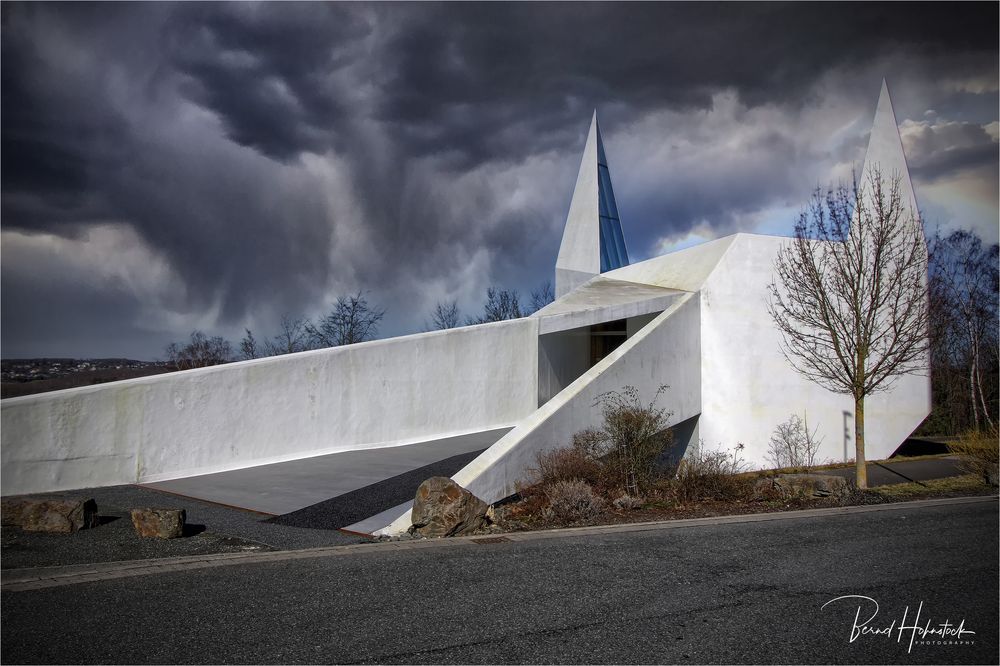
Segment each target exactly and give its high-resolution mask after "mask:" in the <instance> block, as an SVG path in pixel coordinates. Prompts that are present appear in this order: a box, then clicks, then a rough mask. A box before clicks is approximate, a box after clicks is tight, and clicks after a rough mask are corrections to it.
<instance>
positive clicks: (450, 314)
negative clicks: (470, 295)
mask: <svg viewBox="0 0 1000 666" xmlns="http://www.w3.org/2000/svg"><path fill="white" fill-rule="evenodd" d="M457 326H458V302H457V301H452V302H451V303H438V304H437V305H436V306H435V307H434V312H432V313H431V324H430V326H429V327H428V328H430V330H438V331H439V330H444V329H446V328H455V327H457Z"/></svg>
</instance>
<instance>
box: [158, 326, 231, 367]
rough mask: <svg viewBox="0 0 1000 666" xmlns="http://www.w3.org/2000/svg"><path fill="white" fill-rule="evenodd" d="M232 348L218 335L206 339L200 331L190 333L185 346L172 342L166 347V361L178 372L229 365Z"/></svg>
mask: <svg viewBox="0 0 1000 666" xmlns="http://www.w3.org/2000/svg"><path fill="white" fill-rule="evenodd" d="M232 357H233V347H232V345H231V344H229V341H228V340H226V339H224V338H221V337H219V336H218V335H216V336H213V337H211V338H210V337H208V336H206V335H205V334H204V333H202V332H201V331H192V332H191V339H190V340H189V341H188V343H187V344H184V345H182V344H179V343H177V342H173V343H171V344H170V345H168V346H167V361H169V362H170V364H171V365H173V366H174V367H175V368H177V369H178V370H189V369H191V368H204V367H207V366H210V365H221V364H223V363H229V362H230V361H231V360H232Z"/></svg>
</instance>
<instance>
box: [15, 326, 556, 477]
mask: <svg viewBox="0 0 1000 666" xmlns="http://www.w3.org/2000/svg"><path fill="white" fill-rule="evenodd" d="M537 340H538V321H537V320H534V319H518V320H512V321H505V322H497V323H492V324H483V325H479V326H469V327H463V328H456V329H451V330H447V331H435V332H431V333H423V334H418V335H410V336H404V337H400V338H391V339H388V340H378V341H373V342H366V343H361V344H356V345H350V346H346V347H335V348H330V349H321V350H316V351H309V352H302V353H298V354H289V355H286V356H278V357H271V358H265V359H256V360H252V361H242V362H239V363H232V364H228V365H222V366H215V367H211V368H201V369H197V370H188V371H184V372H177V373H170V374H167V375H157V376H152V377H143V378H139V379H133V380H126V381H121V382H114V383H110V384H102V385H99V386H89V387H83V388H76V389H68V390H64V391H54V392H51V393H45V394H39V395H32V396H25V397H21V398H11V399H9V400H4V401H2V403H0V417H2V430H0V436H2V446H0V454H2V492H3V494H4V495H16V494H23V493H33V492H47V491H58V490H69V489H74V488H85V487H97V486H107V485H116V484H123V483H136V482H149V481H157V480H163V479H168V478H178V477H184V476H191V475H195V474H204V473H210V472H218V471H225V470H229V469H238V468H241V467H249V466H254V465H259V464H266V463H270V462H278V461H281V460H289V459H295V458H303V457H309V456H312V455H321V454H325V453H333V452H337V451H346V450H352V449H363V448H374V447H380V446H389V445H394V444H400V443H406V442H410V441H418V440H421V439H429V438H433V437H437V436H447V435H450V434H459V433H464V432H470V431H474V430H486V429H491V428H497V427H503V426H510V425H512V424H513V423H515V422H516V421H518V420H519V419H521V418H523V417H524V416H526V415H528V414H530V413H531V412H532V410H534V409H535V407H536V406H537V395H536V388H535V386H536V378H537V372H538V357H537V349H538V345H537Z"/></svg>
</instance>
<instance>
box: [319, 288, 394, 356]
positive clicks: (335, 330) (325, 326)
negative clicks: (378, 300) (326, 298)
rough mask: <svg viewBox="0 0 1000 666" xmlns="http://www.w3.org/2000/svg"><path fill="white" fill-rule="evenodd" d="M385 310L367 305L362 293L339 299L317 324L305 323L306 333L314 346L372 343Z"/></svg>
mask: <svg viewBox="0 0 1000 666" xmlns="http://www.w3.org/2000/svg"><path fill="white" fill-rule="evenodd" d="M384 316H385V310H382V309H381V308H376V307H373V306H371V305H369V304H368V300H367V299H366V298H365V297H364V294H363V293H362V292H360V291H359V292H358V293H357V294H356V295H354V296H348V297H346V298H345V297H343V296H341V297H339V298H338V299H337V302H336V304H335V305H334V306H333V310H331V311H330V313H329V314H328V315H326V316H325V317H323V318H322V319H320V320H319V323H318V324H315V325H314V324H312V323H306V324H305V330H306V332H307V333H308V335H309V338H310V340H311V341H312V344H314V345H315V346H316V347H339V346H340V345H351V344H354V343H356V342H364V341H365V340H372V339H374V338H375V335H376V333H377V332H378V323H379V322H380V321H381V320H382V317H384Z"/></svg>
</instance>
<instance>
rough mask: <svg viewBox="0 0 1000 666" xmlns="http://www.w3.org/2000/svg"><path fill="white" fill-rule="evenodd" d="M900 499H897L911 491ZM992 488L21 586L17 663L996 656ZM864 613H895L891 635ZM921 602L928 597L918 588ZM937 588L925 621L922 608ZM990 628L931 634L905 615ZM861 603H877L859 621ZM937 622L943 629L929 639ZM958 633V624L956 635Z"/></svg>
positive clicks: (15, 598) (5, 601)
mask: <svg viewBox="0 0 1000 666" xmlns="http://www.w3.org/2000/svg"><path fill="white" fill-rule="evenodd" d="M895 506H896V507H898V506H899V505H895ZM997 524H998V515H997V501H996V499H995V498H993V499H988V500H985V501H976V502H973V503H966V504H953V505H947V506H933V507H926V506H925V507H919V508H918V507H913V508H905V509H898V508H896V509H894V510H881V507H880V510H877V511H870V510H869V511H867V512H855V513H849V514H845V515H829V516H823V517H820V518H801V517H800V518H784V519H780V520H771V521H768V522H755V523H741V524H716V525H709V526H698V527H682V528H676V527H675V528H672V529H657V530H652V531H644V532H629V533H612V534H599V535H588V536H566V537H561V538H550V539H537V540H528V541H522V542H503V543H491V544H483V545H475V544H465V545H462V546H459V545H448V546H442V547H432V548H425V549H421V550H409V551H407V550H397V551H391V550H389V549H381V548H371V549H370V550H368V551H366V552H364V553H358V554H355V555H350V556H338V557H320V558H314V559H302V560H289V561H282V562H272V563H256V564H245V565H232V566H220V567H215V568H209V569H198V570H192V571H179V572H175V573H164V574H157V575H148V576H141V577H133V578H123V579H118V580H111V581H103V582H93V583H83V584H74V585H66V586H63V587H56V588H49V589H44V590H37V591H24V592H5V593H4V594H3V595H2V598H0V606H2V620H3V624H2V629H0V631H2V658H3V662H4V663H11V664H13V663H23V662H46V663H92V662H102V663H349V662H370V663H720V662H721V663H875V664H879V663H986V664H991V663H997V661H998V647H997V645H998V642H997V641H998V628H997V627H998V621H1000V614H998V598H1000V590H998V530H997ZM843 595H864V596H865V597H868V598H870V599H873V600H875V601H877V603H878V604H879V605H880V607H879V612H878V615H877V616H876V617H875V619H873V620H871V622H869V623H868V624H867V625H866V626H867V627H868V628H869V629H876V628H877V629H882V628H885V627H888V626H890V624H891V623H893V622H895V626H894V627H893V633H892V635H891V636H886V635H880V634H871V633H866V634H864V635H860V636H859V637H858V638H857V639H856V640H854V641H853V642H852V641H851V640H850V633H851V628H852V625H853V624H854V621H855V615H856V612H857V608H858V606H859V604H860V605H861V606H862V610H861V620H862V621H863V620H864V619H865V616H867V615H870V614H871V613H870V610H869V609H870V608H871V607H872V606H870V604H871V603H872V602H870V601H867V600H858V599H841V600H839V601H835V602H832V604H830V605H828V606H827V607H826V608H825V609H824V608H823V605H824V604H825V603H827V602H829V601H831V600H832V599H834V598H837V597H840V596H843ZM921 604H922V607H921ZM918 607H920V615H919V621H918V622H915V621H914V620H915V618H914V615H915V613H916V612H917V609H918ZM907 608H908V611H907V617H906V622H905V624H906V625H908V626H909V625H914V624H919V625H920V626H924V625H925V624H926V623H927V622H928V621H929V623H930V626H931V627H937V626H938V625H939V624H940V623H942V622H945V621H948V622H949V623H950V624H951V625H957V624H958V623H959V622H960V621H962V620H964V627H963V628H964V630H966V631H974V632H975V634H965V635H963V636H962V639H961V640H962V643H963V644H958V645H956V644H951V645H947V644H941V645H937V644H931V645H928V644H923V643H920V636H919V632H918V633H917V636H916V644H914V645H913V646H912V647H911V646H910V636H911V634H912V633H913V630H906V631H904V632H903V635H902V640H901V641H900V640H898V637H897V631H898V628H899V626H900V625H901V624H903V622H902V619H903V614H904V609H907ZM862 623H863V622H862ZM931 638H933V639H934V640H938V639H937V638H936V637H931V636H928V639H931ZM950 640H955V639H954V638H951V639H950Z"/></svg>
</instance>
